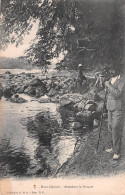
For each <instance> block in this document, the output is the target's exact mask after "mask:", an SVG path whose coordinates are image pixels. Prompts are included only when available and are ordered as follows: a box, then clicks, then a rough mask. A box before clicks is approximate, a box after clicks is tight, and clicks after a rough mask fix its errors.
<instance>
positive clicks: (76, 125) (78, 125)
mask: <svg viewBox="0 0 125 195" xmlns="http://www.w3.org/2000/svg"><path fill="white" fill-rule="evenodd" d="M81 127H82V124H81V123H80V122H73V123H72V128H73V129H74V130H77V129H79V128H81Z"/></svg>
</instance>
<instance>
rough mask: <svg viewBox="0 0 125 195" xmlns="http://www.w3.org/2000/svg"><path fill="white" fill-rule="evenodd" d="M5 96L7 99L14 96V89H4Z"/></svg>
mask: <svg viewBox="0 0 125 195" xmlns="http://www.w3.org/2000/svg"><path fill="white" fill-rule="evenodd" d="M3 95H4V97H5V98H10V97H11V96H12V95H13V88H12V87H9V86H8V87H5V88H4V89H3Z"/></svg>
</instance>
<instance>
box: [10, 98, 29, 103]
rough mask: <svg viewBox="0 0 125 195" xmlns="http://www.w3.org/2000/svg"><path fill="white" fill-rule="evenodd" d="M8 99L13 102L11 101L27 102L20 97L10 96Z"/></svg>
mask: <svg viewBox="0 0 125 195" xmlns="http://www.w3.org/2000/svg"><path fill="white" fill-rule="evenodd" d="M10 101H11V102H13V103H25V102H27V100H25V99H24V98H22V97H12V98H11V99H10Z"/></svg>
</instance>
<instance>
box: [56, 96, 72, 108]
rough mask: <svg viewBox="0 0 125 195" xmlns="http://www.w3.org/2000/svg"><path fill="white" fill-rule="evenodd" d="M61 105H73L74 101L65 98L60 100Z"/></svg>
mask: <svg viewBox="0 0 125 195" xmlns="http://www.w3.org/2000/svg"><path fill="white" fill-rule="evenodd" d="M59 103H60V105H61V106H67V105H69V104H70V105H71V104H72V103H73V102H72V100H69V99H67V98H65V97H62V98H61V99H60V100H59Z"/></svg>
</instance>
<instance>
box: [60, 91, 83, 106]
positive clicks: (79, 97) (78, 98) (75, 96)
mask: <svg viewBox="0 0 125 195" xmlns="http://www.w3.org/2000/svg"><path fill="white" fill-rule="evenodd" d="M61 98H66V99H69V100H71V101H72V102H73V103H75V104H76V103H77V102H80V101H82V100H83V95H81V94H79V93H68V94H65V95H63V96H61Z"/></svg>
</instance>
